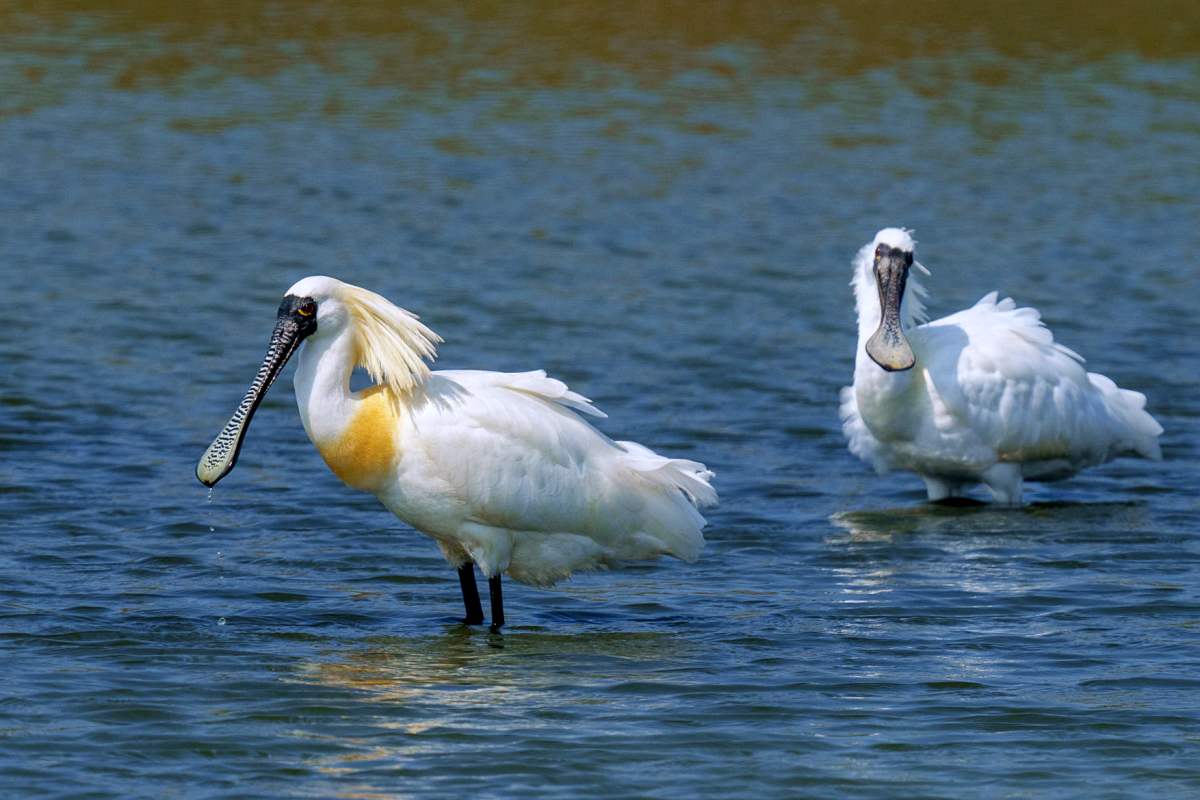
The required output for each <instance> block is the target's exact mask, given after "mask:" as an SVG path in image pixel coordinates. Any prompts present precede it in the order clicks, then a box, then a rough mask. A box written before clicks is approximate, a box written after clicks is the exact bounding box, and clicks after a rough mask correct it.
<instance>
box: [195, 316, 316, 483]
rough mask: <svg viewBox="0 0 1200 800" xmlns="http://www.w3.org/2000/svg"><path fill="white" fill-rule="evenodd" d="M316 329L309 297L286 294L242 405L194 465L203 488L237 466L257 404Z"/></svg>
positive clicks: (239, 405) (239, 404) (240, 404)
mask: <svg viewBox="0 0 1200 800" xmlns="http://www.w3.org/2000/svg"><path fill="white" fill-rule="evenodd" d="M316 330H317V304H316V301H314V300H313V299H312V298H311V297H295V296H293V295H288V296H287V297H284V298H283V302H282V303H280V304H279V313H278V315H277V316H276V317H275V329H274V330H273V331H271V341H270V343H269V344H268V345H267V354H266V356H264V358H263V362H262V366H260V367H259V368H258V373H257V374H256V375H255V376H254V380H253V381H252V382H251V383H250V388H249V389H247V390H246V394H245V396H244V397H243V398H242V402H240V403H238V407H237V409H236V410H235V411H234V412H233V416H232V417H230V418H229V422H227V423H226V424H225V427H224V428H222V429H221V432H220V433H219V434H217V438H215V439H213V442H212V444H210V445H209V446H208V449H207V450H205V451H204V455H203V456H201V457H200V463H198V464H197V465H196V478H197V479H199V481H200V482H201V483H203V484H204V485H205V486H210V487H211V486H215V485H216V484H217V481H219V480H221V478H224V477H225V476H226V475H228V474H229V473H230V472H231V471H232V470H233V467H234V465H236V464H237V460H238V456H239V455H240V454H241V452H242V442H243V441H244V440H245V438H246V431H248V430H249V429H250V420H251V419H253V417H254V412H255V411H257V410H258V405H259V403H261V402H262V399H263V397H264V396H265V395H266V393H267V389H270V388H271V384H272V383H274V382H275V378H277V377H278V376H279V373H280V371H281V370H282V369H283V366H284V365H285V364H287V362H288V359H289V358H291V357H292V353H294V352H296V348H297V347H299V346H300V343H301V342H302V341H304V339H306V338H307V337H309V336H312V335H313V334H314V333H315V332H316Z"/></svg>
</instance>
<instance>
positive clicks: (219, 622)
mask: <svg viewBox="0 0 1200 800" xmlns="http://www.w3.org/2000/svg"><path fill="white" fill-rule="evenodd" d="M217 624H218V625H224V624H225V618H224V617H221V618H220V619H218V620H217Z"/></svg>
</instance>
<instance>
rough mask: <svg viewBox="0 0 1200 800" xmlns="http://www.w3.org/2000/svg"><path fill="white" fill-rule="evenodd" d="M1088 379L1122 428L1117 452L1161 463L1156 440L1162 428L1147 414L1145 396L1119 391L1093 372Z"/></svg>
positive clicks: (1103, 377)
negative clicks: (1132, 454) (1128, 453)
mask: <svg viewBox="0 0 1200 800" xmlns="http://www.w3.org/2000/svg"><path fill="white" fill-rule="evenodd" d="M1088 380H1089V381H1090V382H1091V384H1092V386H1094V387H1096V389H1098V390H1099V391H1100V394H1101V395H1102V396H1103V397H1104V404H1105V406H1106V407H1107V408H1108V412H1109V413H1110V414H1112V416H1113V418H1114V419H1115V420H1116V421H1117V422H1118V423H1119V424H1120V425H1121V427H1122V428H1123V433H1124V437H1123V438H1122V440H1121V441H1120V443H1119V447H1120V449H1121V450H1122V451H1124V452H1130V453H1136V454H1137V455H1140V456H1142V457H1143V458H1149V459H1152V460H1154V461H1158V460H1160V459H1161V458H1162V447H1161V446H1160V445H1159V442H1158V437H1159V436H1161V435H1162V432H1163V427H1162V425H1159V424H1158V420H1156V419H1155V418H1154V417H1152V416H1150V413H1149V412H1148V411H1146V395H1144V394H1142V393H1141V392H1135V391H1133V390H1131V389H1122V388H1121V387H1119V386H1117V384H1115V383H1114V382H1113V381H1112V379H1111V378H1108V377H1107V376H1105V375H1101V374H1099V373H1096V372H1089V373H1088Z"/></svg>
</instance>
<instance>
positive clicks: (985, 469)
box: [841, 228, 1162, 504]
mask: <svg viewBox="0 0 1200 800" xmlns="http://www.w3.org/2000/svg"><path fill="white" fill-rule="evenodd" d="M913 246H914V243H913V242H912V240H911V237H909V235H908V233H907V232H905V231H902V230H900V229H896V228H889V229H885V230H883V231H880V232H879V234H878V235H877V236H876V238H875V240H874V241H873V242H871V243H870V244H868V245H866V246H864V247H863V248H862V250H860V251H859V254H858V256H857V257H856V258H855V275H854V280H853V286H854V290H855V299H856V305H857V310H858V317H859V347H858V350H857V356H856V359H855V370H854V385H853V386H849V387H846V388H845V389H843V390H842V405H841V416H842V420H843V429H844V431H845V434H846V437H847V439H848V440H849V446H850V450H851V452H853V453H854V454H855V455H857V456H858V457H859V458H862V459H863V460H864V461H867V462H868V463H870V464H872V465H873V466H874V467H875V468H876V470H877V471H879V472H880V473H881V474H882V473H885V472H887V471H888V470H891V469H902V470H910V471H913V472H916V473H918V474H919V475H920V476H921V477H922V478H923V479H924V480H925V484H926V488H927V490H928V495H929V498H930V500H942V499H946V498H948V497H954V496H958V495H960V494H961V493H962V492H963V491H964V490H965V489H966V488H967V487H969V486H971V485H974V484H977V483H983V484H985V485H986V486H987V487H988V488H989V489H990V490H991V492H992V495H993V497H994V499H995V500H996V501H998V502H1000V503H1004V504H1019V503H1020V499H1021V490H1022V482H1023V481H1024V480H1043V481H1048V480H1057V479H1061V478H1066V477H1068V476H1070V475H1073V474H1075V473H1076V472H1078V471H1079V470H1081V469H1084V468H1086V467H1089V466H1094V465H1096V464H1102V463H1104V462H1106V461H1109V460H1111V459H1113V458H1116V457H1118V456H1121V455H1138V456H1142V457H1145V458H1158V457H1160V456H1159V446H1158V436H1159V434H1160V433H1161V432H1162V428H1161V427H1160V426H1159V425H1158V423H1157V422H1155V420H1154V418H1153V417H1151V416H1150V415H1149V414H1148V413H1147V412H1146V411H1145V410H1144V407H1145V403H1146V398H1145V397H1144V396H1143V395H1141V394H1139V393H1137V392H1132V391H1128V390H1125V389H1120V388H1118V387H1117V386H1116V384H1114V383H1113V382H1112V381H1111V380H1109V379H1108V378H1106V377H1105V376H1103V375H1099V374H1096V373H1089V372H1087V371H1086V370H1085V369H1084V368H1083V366H1082V363H1081V362H1082V359H1081V358H1080V357H1079V356H1078V355H1076V354H1075V353H1074V352H1072V351H1071V350H1068V349H1067V348H1065V347H1063V346H1062V345H1060V344H1057V343H1055V341H1054V337H1053V336H1052V334H1051V333H1050V331H1049V330H1048V329H1047V328H1046V327H1045V326H1044V325H1043V324H1042V323H1041V318H1040V315H1039V314H1038V312H1037V311H1036V310H1034V309H1032V308H1017V306H1016V304H1015V303H1014V302H1013V301H1012V300H1011V299H1005V300H998V299H997V297H998V296H997V294H996V293H995V292H992V293H990V294H988V295H986V296H985V297H984V298H983V299H981V300H980V301H979V302H978V303H976V304H975V305H974V306H972V307H970V308H967V309H964V310H962V311H959V312H957V313H955V314H951V315H950V316H947V317H944V318H942V319H938V320H934V321H932V322H925V321H924V308H923V305H922V303H921V299H922V297H923V296H924V291H923V289H922V287H921V286H920V285H919V284H917V279H916V278H915V277H914V278H908V277H907V268H904V270H903V272H904V276H903V277H902V278H901V277H900V273H899V271H898V269H897V268H895V267H889V266H888V265H887V259H889V258H896V259H900V256H896V255H895V253H896V252H897V251H898V252H899V253H901V254H905V255H906V256H907V258H908V263H909V264H910V265H912V264H913V263H914V262H913V261H912V257H911V254H912V249H913ZM881 250H882V251H883V252H882V255H879V253H880V251H881ZM873 253H875V254H876V256H875V258H874V259H873V257H872V255H873ZM881 258H882V259H883V260H884V267H883V268H882V271H880V269H881V268H880V259H881ZM915 266H916V267H917V269H918V270H920V271H922V272H924V273H925V274H926V275H927V274H928V272H927V271H926V270H924V268H923V267H921V265H920V264H916V265H915ZM889 270H891V271H890V272H889ZM889 275H896V276H897V278H895V279H893V278H891V277H889ZM897 280H898V281H899V295H895V292H894V289H895V283H896V281H897ZM881 285H883V286H884V287H885V288H884V289H881V288H880V286H881ZM905 288H907V290H908V293H907V295H905ZM889 291H891V292H892V293H891V294H889ZM899 296H903V302H902V304H901V305H900V307H899V309H898V310H897V309H895V308H892V309H890V310H889V309H888V308H887V306H888V305H889V304H891V303H893V302H898V300H897V297H899ZM897 312H898V313H897ZM889 316H890V317H891V320H890V321H889ZM889 325H890V326H891V330H888V331H886V333H887V334H888V335H887V336H884V337H883V340H885V341H883V343H882V346H876V345H875V344H873V342H878V341H881V340H877V339H876V338H875V337H876V336H877V335H878V334H877V333H876V332H877V331H884V330H885V329H887V328H889ZM897 330H898V331H901V332H902V333H901V335H900V336H899V337H896V336H895V331H897ZM905 343H907V345H908V349H909V350H910V351H911V363H910V362H909V361H906V360H905V359H904V358H903V357H900V356H897V353H901V352H902V351H904V350H905V348H904V344H905ZM906 363H907V364H908V366H905V364H906ZM884 365H886V366H884Z"/></svg>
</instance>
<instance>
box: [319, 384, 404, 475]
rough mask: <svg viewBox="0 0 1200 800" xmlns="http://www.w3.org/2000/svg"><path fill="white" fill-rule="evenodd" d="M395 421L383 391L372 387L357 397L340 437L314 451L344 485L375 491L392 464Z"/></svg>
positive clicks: (392, 408)
mask: <svg viewBox="0 0 1200 800" xmlns="http://www.w3.org/2000/svg"><path fill="white" fill-rule="evenodd" d="M398 421H399V417H398V415H397V413H396V407H395V404H394V403H393V402H392V398H391V396H390V394H389V393H388V390H387V388H386V387H384V386H372V387H371V388H369V389H364V390H363V391H362V392H361V393H360V394H359V403H358V406H357V409H356V410H355V413H354V416H353V417H352V418H351V420H350V424H349V425H347V426H346V428H345V430H343V431H342V433H341V435H340V436H338V437H337V438H334V439H329V440H327V441H323V442H320V443H318V444H317V450H318V451H319V452H320V453H321V458H323V459H325V463H326V464H328V465H329V468H330V469H331V470H333V474H334V475H337V476H338V477H339V478H341V479H342V481H343V482H344V483H345V484H346V485H347V486H352V487H354V488H355V489H362V490H363V491H367V492H370V491H375V490H376V489H378V488H379V487H380V484H381V483H382V482H383V481H384V480H385V479H386V478H387V476H388V473H389V472H390V471H391V469H392V465H393V464H394V463H395V458H396V431H397V423H398Z"/></svg>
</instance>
